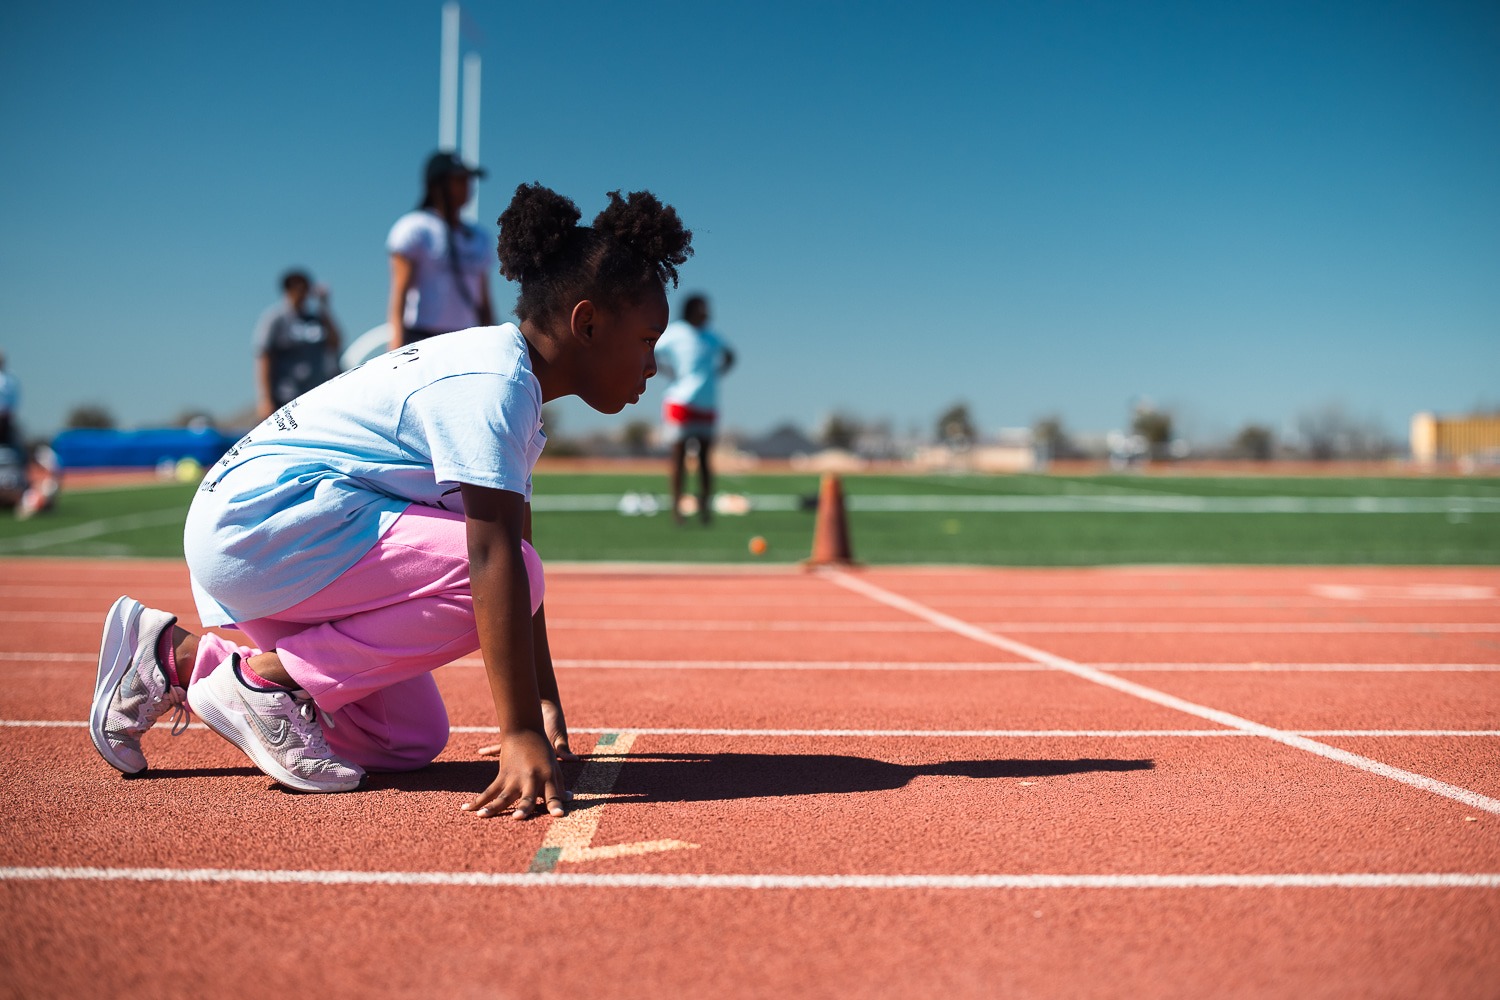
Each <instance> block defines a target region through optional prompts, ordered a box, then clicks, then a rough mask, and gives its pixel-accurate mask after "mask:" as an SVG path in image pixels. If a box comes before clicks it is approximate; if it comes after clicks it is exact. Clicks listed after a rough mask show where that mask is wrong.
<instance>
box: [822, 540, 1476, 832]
mask: <svg viewBox="0 0 1500 1000" xmlns="http://www.w3.org/2000/svg"><path fill="white" fill-rule="evenodd" d="M823 572H824V576H825V577H826V578H827V579H828V580H829V581H830V582H832V583H835V584H837V585H838V586H840V587H844V588H845V589H847V590H852V591H854V592H855V593H860V594H864V595H865V596H867V597H869V598H870V599H871V600H873V601H877V602H879V603H881V604H884V605H885V606H887V607H891V608H898V609H900V610H902V611H905V612H907V613H908V614H911V615H914V616H916V617H918V618H921V619H923V620H924V621H929V622H931V623H933V624H934V625H937V626H939V627H941V628H944V629H946V630H948V631H950V632H953V633H955V634H957V635H962V636H965V637H967V638H970V639H973V640H975V641H976V642H980V643H983V644H985V645H987V646H991V647H994V648H996V649H1003V650H1005V651H1006V652H1008V653H1013V654H1015V655H1018V656H1024V657H1026V658H1027V659H1031V660H1035V661H1036V662H1038V663H1045V664H1047V665H1049V666H1052V667H1056V668H1057V669H1058V670H1061V671H1063V672H1065V673H1069V674H1072V675H1073V676H1075V677H1078V678H1080V679H1082V680H1086V681H1092V682H1093V683H1095V684H1099V685H1102V686H1103V687H1107V688H1111V689H1113V690H1115V691H1119V692H1120V693H1122V694H1127V695H1131V696H1133V697H1136V698H1140V699H1142V700H1144V701H1149V702H1151V703H1152V704H1156V705H1161V706H1163V707H1165V708H1172V709H1176V710H1177V711H1179V712H1185V713H1187V714H1188V715H1192V716H1195V717H1197V718H1200V719H1205V720H1207V721H1209V722H1214V723H1217V724H1219V725H1221V726H1228V727H1230V728H1231V729H1239V730H1243V731H1245V732H1247V733H1251V734H1254V735H1257V736H1263V737H1265V738H1266V739H1269V740H1274V741H1276V742H1277V743H1282V744H1284V745H1286V746H1289V747H1293V748H1295V749H1298V750H1305V751H1307V752H1308V753H1312V754H1316V755H1318V756H1319V757H1324V758H1327V759H1328V760H1332V761H1336V762H1338V763H1340V764H1345V765H1347V766H1349V767H1354V768H1358V769H1359V770H1361V771H1367V772H1369V773H1371V774H1375V775H1379V776H1380V777H1383V778H1388V779H1390V780H1392V781H1398V782H1400V783H1402V784H1405V785H1410V786H1411V787H1413V788H1419V789H1421V790H1423V791H1426V792H1431V793H1433V794H1435V795H1441V796H1444V797H1445V798H1449V799H1453V800H1454V801H1456V802H1462V803H1463V804H1464V805H1467V806H1470V807H1472V808H1475V809H1482V810H1484V811H1485V812H1488V813H1495V814H1500V799H1493V798H1491V797H1489V796H1488V795H1481V794H1479V793H1478V792H1475V791H1471V790H1469V789H1467V788H1460V787H1459V786H1457V785H1450V784H1448V783H1447V782H1445V781H1438V780H1436V779H1434V778H1429V777H1427V776H1426V775H1422V774H1416V773H1414V772H1412V771H1405V770H1402V769H1401V768H1398V767H1392V766H1390V765H1389V764H1382V763H1381V762H1380V761H1378V760H1371V759H1370V758H1369V757H1361V756H1360V755H1359V754H1355V753H1350V752H1349V751H1347V750H1340V749H1339V748H1338V747H1332V746H1329V745H1328V744H1326V743H1319V742H1317V741H1315V740H1312V739H1309V738H1308V737H1305V736H1299V735H1297V734H1296V733H1290V732H1287V731H1285V730H1281V729H1276V728H1274V727H1272V726H1267V725H1264V724H1262V723H1259V722H1252V721H1251V720H1249V719H1245V718H1241V717H1240V716H1238V715H1233V714H1231V713H1229V712H1223V711H1220V710H1219V709H1216V708H1209V707H1208V706H1206V705H1199V704H1197V703H1196V702H1191V701H1188V700H1187V699H1185V698H1178V697H1177V696H1176V695H1170V694H1167V693H1166V692H1165V691H1158V690H1156V689H1155V688H1151V687H1147V686H1146V685H1144V684H1137V683H1136V682H1135V681H1130V680H1126V679H1125V678H1123V677H1117V676H1115V675H1114V674H1110V673H1107V672H1106V671H1103V670H1099V669H1097V668H1095V667H1088V666H1084V665H1083V664H1081V663H1077V662H1074V661H1073V660H1069V659H1066V658H1065V657H1061V656H1057V655H1055V654H1053V653H1048V652H1046V651H1045V650H1041V649H1037V648H1036V647H1035V646H1028V645H1026V644H1025V643H1023V642H1017V641H1016V640H1014V639H1009V638H1007V637H1005V636H1003V635H996V634H995V633H994V632H991V631H988V630H986V629H982V628H980V627H978V626H976V625H971V624H969V623H968V622H965V621H961V620H960V619H957V618H954V617H952V616H951V615H945V614H943V613H942V612H940V611H934V610H933V609H932V608H929V607H927V606H926V605H923V604H919V603H917V602H916V601H913V600H911V599H909V598H906V597H902V596H901V595H900V594H896V593H893V592H891V591H889V590H885V589H884V588H882V587H877V586H875V585H874V584H872V583H870V582H869V581H867V580H861V579H859V578H858V577H855V576H852V575H850V574H849V573H846V572H842V571H840V570H825V571H823Z"/></svg>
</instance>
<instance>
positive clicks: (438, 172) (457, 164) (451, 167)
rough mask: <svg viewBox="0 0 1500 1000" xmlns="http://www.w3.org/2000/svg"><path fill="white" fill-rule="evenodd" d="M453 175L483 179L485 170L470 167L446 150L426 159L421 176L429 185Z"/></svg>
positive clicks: (455, 154)
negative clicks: (425, 167) (425, 166)
mask: <svg viewBox="0 0 1500 1000" xmlns="http://www.w3.org/2000/svg"><path fill="white" fill-rule="evenodd" d="M455 174H467V175H468V176H470V177H483V176H485V169H484V168H483V167H471V166H469V165H468V164H467V163H465V162H464V161H463V160H461V159H459V157H458V154H457V153H451V152H447V151H446V150H444V151H440V152H436V153H433V154H432V155H431V156H429V157H428V158H427V169H426V171H425V172H424V175H423V176H424V177H425V178H426V183H428V184H431V183H432V182H433V181H439V180H443V179H444V178H446V177H452V176H454V175H455Z"/></svg>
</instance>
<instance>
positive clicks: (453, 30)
mask: <svg viewBox="0 0 1500 1000" xmlns="http://www.w3.org/2000/svg"><path fill="white" fill-rule="evenodd" d="M458 17H459V13H458V4H456V3H452V2H449V3H445V4H443V48H442V54H441V59H440V62H439V69H438V149H447V150H456V149H458Z"/></svg>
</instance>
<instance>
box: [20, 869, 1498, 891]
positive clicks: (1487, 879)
mask: <svg viewBox="0 0 1500 1000" xmlns="http://www.w3.org/2000/svg"><path fill="white" fill-rule="evenodd" d="M0 880H3V881H7V882H58V881H73V882H186V883H192V884H200V885H203V884H207V885H213V884H223V883H242V884H259V885H341V886H342V885H370V886H454V887H462V888H554V887H556V888H561V887H575V888H597V889H747V890H787V889H794V890H800V889H957V890H985V889H989V890H995V889H1001V890H1004V889H1013V890H1025V889H1496V888H1500V873H1490V872H1410V873H1407V872H1328V873H1267V874H1223V875H1216V874H1203V875H688V874H652V873H640V874H623V873H622V874H613V875H606V874H588V873H576V872H568V873H556V872H546V873H535V874H533V873H530V872H432V871H429V872H397V871H315V870H295V869H294V870H286V869H282V870H269V871H268V870H260V869H247V868H63V867H50V868H0Z"/></svg>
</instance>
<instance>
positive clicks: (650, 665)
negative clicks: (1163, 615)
mask: <svg viewBox="0 0 1500 1000" xmlns="http://www.w3.org/2000/svg"><path fill="white" fill-rule="evenodd" d="M97 661H98V656H97V655H96V654H94V653H36V652H31V651H11V652H7V651H3V650H0V665H4V664H7V663H86V664H91V665H92V664H94V663H96V662H97ZM552 665H553V666H555V667H557V668H559V669H563V670H786V671H805V670H840V671H850V670H868V671H877V672H879V671H895V672H900V671H911V672H914V673H926V672H945V671H957V672H968V673H1010V672H1021V673H1036V672H1039V671H1044V670H1051V669H1052V668H1051V667H1050V666H1048V665H1046V664H1042V663H1035V662H1032V661H1030V660H1017V661H1002V662H995V661H983V660H979V661H968V660H958V661H941V660H932V661H926V660H923V661H915V662H907V661H903V660H599V659H566V658H559V659H555V660H553V661H552ZM1085 665H1086V666H1090V667H1093V668H1095V669H1096V670H1107V671H1109V672H1110V673H1257V674H1275V673H1307V674H1318V673H1351V674H1358V673H1386V674H1405V673H1411V674H1431V673H1436V674H1441V673H1495V672H1497V671H1500V663H1264V662H1251V663H1089V664H1085ZM448 666H450V667H468V668H476V667H483V666H484V661H483V660H482V659H480V658H479V657H477V656H465V657H462V658H460V659H457V660H454V661H453V662H452V663H450V664H448Z"/></svg>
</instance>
